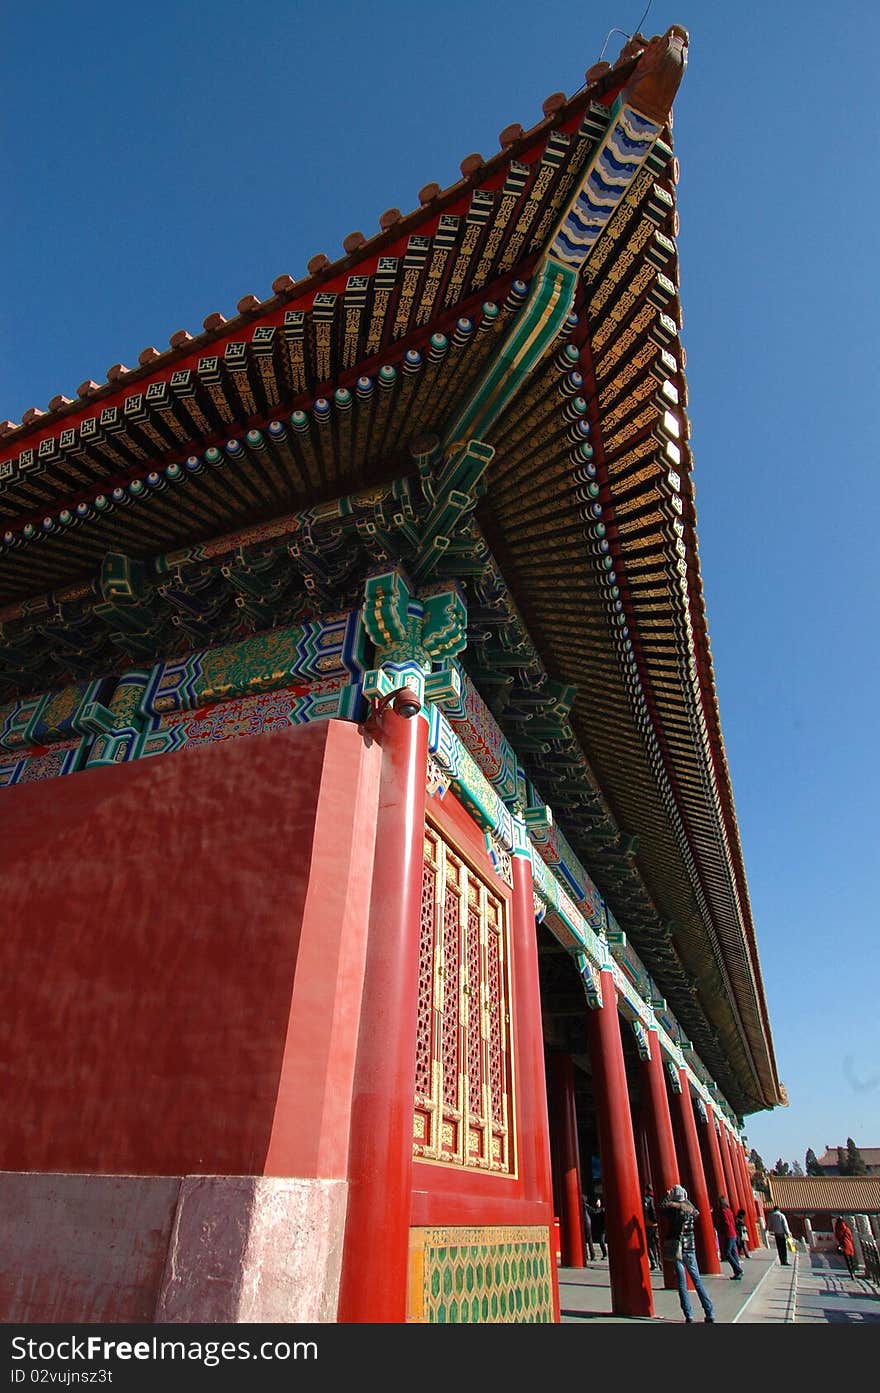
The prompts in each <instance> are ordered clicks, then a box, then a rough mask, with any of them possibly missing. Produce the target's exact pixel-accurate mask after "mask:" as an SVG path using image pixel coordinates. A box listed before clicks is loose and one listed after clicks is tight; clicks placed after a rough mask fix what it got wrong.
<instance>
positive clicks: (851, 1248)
mask: <svg viewBox="0 0 880 1393" xmlns="http://www.w3.org/2000/svg"><path fill="white" fill-rule="evenodd" d="M834 1237H835V1238H836V1239H837V1251H838V1253H842V1254H843V1260H844V1262H845V1263H846V1270H847V1272H848V1273H849V1275H850V1276H851V1277H854V1276H855V1275H856V1245H855V1243H854V1242H853V1231H852V1229H851V1228H850V1226H849V1224H848V1223H847V1222H846V1220H845V1219H844V1217H843V1215H842V1214H838V1216H837V1218H836V1219H835V1220H834Z"/></svg>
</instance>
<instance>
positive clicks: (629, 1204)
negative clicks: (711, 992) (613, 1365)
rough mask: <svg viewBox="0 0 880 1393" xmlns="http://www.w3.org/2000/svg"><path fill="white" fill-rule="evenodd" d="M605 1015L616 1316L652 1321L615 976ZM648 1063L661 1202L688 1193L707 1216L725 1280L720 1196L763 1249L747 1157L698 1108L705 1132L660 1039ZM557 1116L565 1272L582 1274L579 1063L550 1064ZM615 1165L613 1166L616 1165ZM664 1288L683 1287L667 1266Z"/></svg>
mask: <svg viewBox="0 0 880 1393" xmlns="http://www.w3.org/2000/svg"><path fill="white" fill-rule="evenodd" d="M600 980H601V989H602V1005H601V1006H599V1007H593V1008H592V1009H590V1008H585V1009H586V1021H587V1037H588V1043H589V1048H590V1060H591V1066H592V1072H593V1085H594V1097H595V1104H596V1120H597V1124H598V1131H599V1147H600V1151H601V1154H602V1158H603V1168H602V1179H603V1188H604V1196H605V1226H606V1240H607V1245H608V1255H609V1267H610V1275H611V1299H612V1310H613V1311H614V1313H615V1314H619V1315H628V1316H650V1315H652V1314H653V1297H652V1294H651V1284H650V1277H649V1270H648V1257H647V1250H646V1242H645V1233H644V1215H643V1207H642V1199H641V1190H640V1186H639V1173H638V1165H637V1159H636V1144H635V1138H634V1133H633V1122H632V1115H631V1111H630V1103H629V1091H628V1086H627V1078H626V1066H625V1063H624V1056H623V1045H622V1040H621V1034H620V1031H621V1021H620V1016H619V1013H618V1009H617V992H616V988H615V985H614V978H613V976H612V974H611V972H610V971H603V972H602V973H601V977H600ZM647 1038H648V1048H647V1050H646V1051H645V1050H643V1051H642V1054H641V1064H640V1084H641V1093H642V1114H641V1121H642V1123H643V1125H644V1129H645V1137H646V1141H647V1154H648V1163H649V1167H650V1173H651V1179H652V1183H653V1186H654V1191H655V1196H656V1199H657V1201H658V1202H659V1200H660V1199H661V1198H662V1196H663V1195H664V1194H665V1193H666V1191H667V1190H669V1189H670V1188H671V1187H672V1186H673V1185H676V1184H679V1183H682V1184H684V1185H685V1186H686V1188H687V1190H688V1193H689V1195H690V1197H691V1199H692V1200H693V1203H694V1204H695V1205H696V1207H697V1209H698V1210H699V1211H700V1213H699V1218H698V1220H697V1224H696V1231H695V1237H696V1243H697V1260H698V1263H699V1266H700V1270H701V1271H702V1272H704V1273H707V1274H714V1275H717V1274H718V1273H720V1271H721V1265H720V1261H719V1252H718V1243H717V1240H716V1236H715V1229H714V1225H713V1213H714V1210H715V1208H716V1205H717V1201H718V1198H719V1196H720V1195H722V1194H726V1195H727V1197H728V1199H729V1200H730V1203H731V1205H732V1206H733V1208H734V1209H735V1210H736V1209H739V1208H742V1209H744V1210H745V1213H746V1224H747V1228H748V1234H749V1246H750V1247H753V1248H754V1247H757V1246H758V1245H759V1240H758V1236H757V1218H756V1211H755V1206H754V1202H753V1199H752V1191H751V1183H750V1181H749V1177H748V1169H747V1165H746V1160H745V1154H744V1152H743V1149H742V1146H741V1145H740V1142H739V1140H738V1139H736V1138H734V1137H733V1135H732V1134H731V1135H729V1134H728V1129H727V1128H726V1127H724V1126H720V1127H719V1128H718V1130H717V1131H716V1123H715V1118H714V1115H713V1114H712V1113H711V1112H707V1111H706V1110H705V1108H704V1107H703V1105H702V1103H700V1104H699V1127H698V1123H697V1119H696V1118H695V1115H694V1100H693V1097H692V1095H691V1090H690V1084H689V1081H688V1074H687V1070H686V1069H677V1070H675V1077H674V1078H673V1077H672V1070H670V1085H669V1086H667V1081H666V1072H667V1071H666V1069H664V1064H663V1057H662V1050H661V1046H660V1040H659V1035H658V1033H657V1031H656V1030H652V1031H650V1032H648V1036H647ZM550 1098H551V1114H552V1119H553V1124H554V1128H553V1130H554V1135H555V1138H556V1164H557V1167H558V1170H559V1174H558V1177H557V1178H558V1182H559V1183H558V1191H557V1193H558V1198H559V1204H560V1208H561V1213H560V1216H559V1217H560V1233H561V1240H562V1253H563V1259H562V1260H563V1263H564V1264H565V1265H567V1266H572V1267H578V1266H582V1265H584V1261H585V1259H584V1246H583V1227H582V1214H581V1188H582V1187H581V1178H580V1160H579V1156H578V1142H577V1125H576V1117H575V1111H574V1081H573V1070H572V1067H571V1060H570V1058H569V1057H568V1056H566V1055H563V1054H554V1055H552V1056H551V1060H550ZM609 1158H610V1164H609ZM664 1281H665V1284H666V1285H667V1286H674V1285H675V1275H674V1271H673V1269H672V1268H671V1266H670V1265H669V1264H664Z"/></svg>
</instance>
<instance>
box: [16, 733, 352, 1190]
mask: <svg viewBox="0 0 880 1393" xmlns="http://www.w3.org/2000/svg"><path fill="white" fill-rule="evenodd" d="M378 760H379V752H378V751H377V750H376V749H375V747H374V748H373V749H372V750H370V749H368V748H367V747H366V746H365V742H364V741H363V738H362V737H361V735H360V733H359V731H358V729H357V727H356V726H354V725H351V724H349V723H345V722H321V723H319V724H316V725H312V726H305V727H301V728H299V729H292V730H289V731H284V732H280V733H278V734H274V735H261V736H259V737H255V738H251V739H242V740H237V741H232V742H224V743H223V744H222V745H217V746H214V747H208V748H205V749H199V750H192V751H184V752H181V753H179V754H175V755H169V756H165V757H163V758H157V759H150V760H144V761H141V762H138V763H134V764H127V765H120V766H117V767H115V768H111V769H96V770H90V771H86V772H83V773H80V774H75V775H73V776H70V777H67V778H62V779H54V780H52V781H47V782H45V783H42V784H32V785H23V786H20V787H17V788H13V789H11V790H7V791H5V792H4V794H3V796H2V800H0V885H2V921H3V932H2V935H0V1094H2V1097H3V1124H2V1136H0V1169H4V1170H10V1171H16V1170H22V1171H24V1170H30V1171H34V1170H37V1171H74V1172H82V1171H103V1172H108V1173H112V1174H124V1173H132V1172H133V1173H139V1174H153V1175H156V1174H164V1175H186V1174H194V1173H214V1174H236V1173H237V1174H261V1173H264V1172H265V1173H271V1174H276V1175H285V1174H286V1175H296V1174H300V1175H315V1174H319V1175H320V1174H323V1175H342V1174H344V1166H345V1157H346V1154H347V1145H348V1137H347V1125H348V1123H347V1118H348V1107H349V1101H348V1098H347V1096H346V1090H347V1088H348V1087H349V1082H350V1080H349V1075H350V1070H351V1067H353V1058H354V1049H355V1045H356V1032H357V1023H358V1015H359V1001H360V985H361V981H362V971H363V963H362V959H363V953H364V951H365V942H366V907H367V901H368V898H369V885H370V879H369V877H370V873H371V870H370V868H371V864H372V846H373V843H372V837H373V828H374V824H375V801H376V797H377V794H376V789H377V786H378ZM316 849H317V851H316ZM359 904H360V909H359V908H358V905H359ZM349 919H350V920H351V922H350V923H348V922H347V921H348V920H349ZM304 924H305V926H306V928H305V929H304ZM344 929H345V931H346V933H348V934H349V935H350V938H351V943H350V945H349V943H348V939H347V938H346V940H345V942H343V930H344ZM301 951H302V954H303V955H305V956H307V957H308V959H309V974H308V976H309V981H308V983H306V982H305V980H304V978H305V975H306V974H305V973H303V974H300V977H299V978H298V976H297V965H298V957H299V956H300V955H301ZM322 962H325V964H326V965H325V966H324V967H323V968H321V967H320V964H321V963H322ZM342 962H344V963H345V971H344V972H343V973H342V974H341V985H340V983H339V982H338V981H337V979H338V978H339V977H340V973H339V965H340V963H342ZM316 964H318V965H319V966H318V968H317V970H316ZM297 1001H299V1006H298V1012H299V1018H300V1019H301V1021H306V1019H307V1018H309V1020H311V1021H312V1023H314V1021H317V1022H318V1028H316V1029H312V1028H311V1026H310V1027H309V1028H308V1029H303V1030H301V1031H300V1032H299V1034H298V1035H297V1032H296V1030H295V1029H294V1025H295V1020H294V1018H293V1016H292V1012H293V1008H294V1004H295V1003H296V1002H297ZM316 1070H317V1071H318V1072H319V1077H317V1076H316V1073H315V1071H316ZM340 1071H341V1072H340ZM346 1071H348V1072H346ZM298 1081H299V1082H298Z"/></svg>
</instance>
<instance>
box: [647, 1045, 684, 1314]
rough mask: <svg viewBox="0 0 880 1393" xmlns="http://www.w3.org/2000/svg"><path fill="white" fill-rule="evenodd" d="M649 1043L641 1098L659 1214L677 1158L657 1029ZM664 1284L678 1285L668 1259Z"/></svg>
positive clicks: (673, 1179)
mask: <svg viewBox="0 0 880 1393" xmlns="http://www.w3.org/2000/svg"><path fill="white" fill-rule="evenodd" d="M648 1042H649V1046H650V1058H648V1059H643V1060H642V1061H641V1077H642V1097H643V1098H644V1101H645V1123H646V1126H647V1133H648V1151H649V1154H650V1157H651V1173H652V1175H653V1176H654V1201H655V1204H656V1206H657V1211H658V1213H659V1210H660V1201H661V1200H662V1198H663V1196H664V1195H665V1194H666V1191H667V1190H671V1189H672V1186H673V1185H677V1184H678V1183H679V1180H678V1158H677V1157H676V1154H675V1139H674V1137H673V1135H672V1118H671V1116H670V1113H669V1098H668V1096H667V1093H666V1083H665V1080H664V1076H663V1054H662V1050H661V1048H660V1037H659V1036H658V1034H657V1031H656V1030H651V1031H649V1032H648ZM661 1234H662V1225H661ZM663 1285H664V1286H666V1287H669V1288H670V1289H674V1288H675V1286H676V1285H677V1282H676V1276H675V1268H674V1266H673V1265H672V1263H670V1262H664V1264H663Z"/></svg>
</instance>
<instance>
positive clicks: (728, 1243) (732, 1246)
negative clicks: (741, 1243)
mask: <svg viewBox="0 0 880 1393" xmlns="http://www.w3.org/2000/svg"><path fill="white" fill-rule="evenodd" d="M715 1228H716V1229H717V1231H718V1248H719V1251H720V1253H721V1261H722V1262H729V1263H730V1267H731V1271H732V1273H733V1276H732V1277H731V1279H730V1280H731V1281H732V1282H741V1281H742V1275H743V1270H742V1263H741V1262H740V1260H739V1255H738V1253H737V1251H736V1220H735V1218H734V1217H733V1210H732V1209H731V1207H730V1205H729V1204H728V1202H727V1196H726V1195H719V1196H718V1205H717V1207H716V1210H715Z"/></svg>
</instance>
